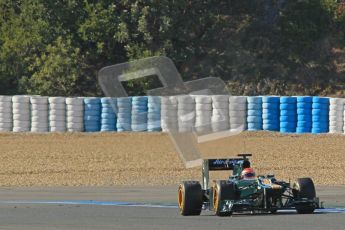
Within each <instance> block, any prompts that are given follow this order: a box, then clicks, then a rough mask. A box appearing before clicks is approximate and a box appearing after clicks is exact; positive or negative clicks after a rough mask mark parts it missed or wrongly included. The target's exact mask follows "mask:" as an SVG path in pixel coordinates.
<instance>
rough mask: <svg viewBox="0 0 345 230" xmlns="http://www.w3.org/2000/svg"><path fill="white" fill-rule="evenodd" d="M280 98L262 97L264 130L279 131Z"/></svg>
mask: <svg viewBox="0 0 345 230" xmlns="http://www.w3.org/2000/svg"><path fill="white" fill-rule="evenodd" d="M279 103H280V100H279V97H274V96H265V97H262V121H263V127H262V128H263V130H268V131H279Z"/></svg>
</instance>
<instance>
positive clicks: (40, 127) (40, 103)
mask: <svg viewBox="0 0 345 230" xmlns="http://www.w3.org/2000/svg"><path fill="white" fill-rule="evenodd" d="M30 103H31V132H48V131H49V120H48V117H49V116H48V114H49V112H48V97H42V96H33V97H30Z"/></svg>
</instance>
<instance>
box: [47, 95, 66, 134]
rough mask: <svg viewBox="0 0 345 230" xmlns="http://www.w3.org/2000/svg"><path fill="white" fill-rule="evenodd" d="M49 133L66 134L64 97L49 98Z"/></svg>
mask: <svg viewBox="0 0 345 230" xmlns="http://www.w3.org/2000/svg"><path fill="white" fill-rule="evenodd" d="M48 103H49V115H48V120H49V131H50V132H66V130H67V129H66V128H67V126H66V101H65V98H64V97H49V98H48Z"/></svg>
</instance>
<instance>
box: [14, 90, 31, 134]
mask: <svg viewBox="0 0 345 230" xmlns="http://www.w3.org/2000/svg"><path fill="white" fill-rule="evenodd" d="M12 112H13V132H29V131H30V126H31V119H30V114H31V112H30V97H29V96H25V95H17V96H13V97H12Z"/></svg>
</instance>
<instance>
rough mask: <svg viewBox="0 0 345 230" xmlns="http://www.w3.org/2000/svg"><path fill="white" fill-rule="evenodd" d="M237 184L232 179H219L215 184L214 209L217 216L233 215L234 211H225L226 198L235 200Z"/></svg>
mask: <svg viewBox="0 0 345 230" xmlns="http://www.w3.org/2000/svg"><path fill="white" fill-rule="evenodd" d="M235 194H236V191H235V185H234V184H233V183H231V182H230V181H226V180H218V181H215V183H214V185H213V199H212V202H213V203H212V204H213V210H214V213H215V214H216V215H217V216H231V215H232V211H231V210H230V211H229V210H227V211H225V212H224V211H223V210H222V209H223V206H222V202H223V201H224V200H235Z"/></svg>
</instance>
